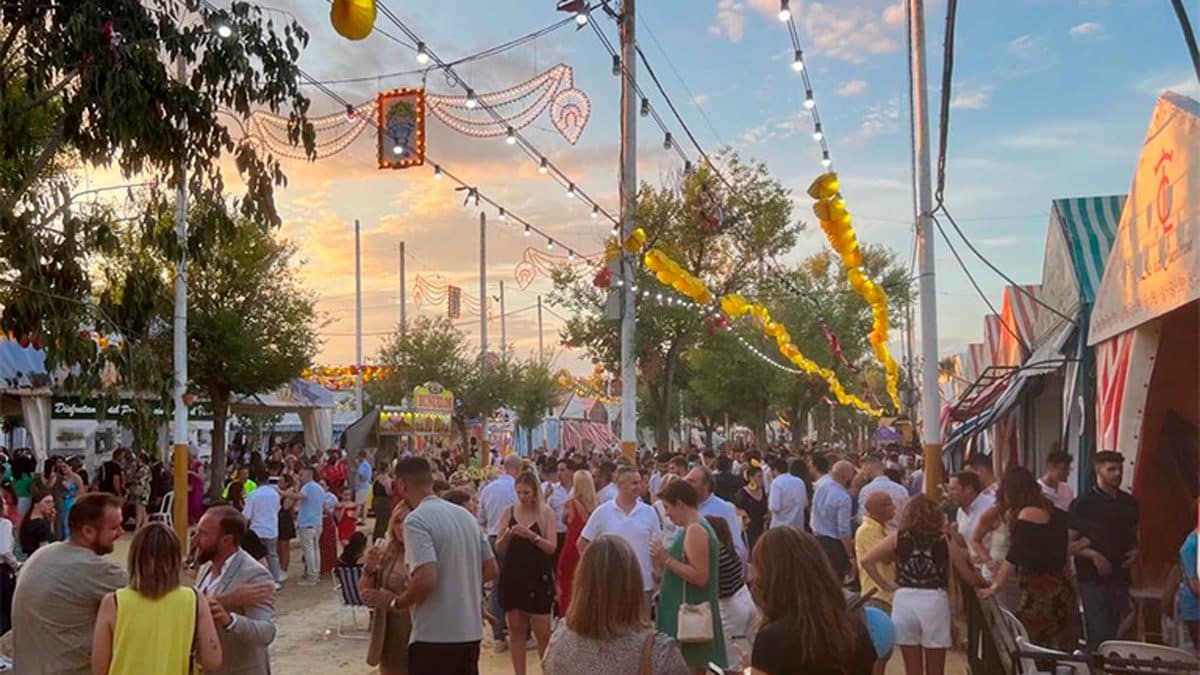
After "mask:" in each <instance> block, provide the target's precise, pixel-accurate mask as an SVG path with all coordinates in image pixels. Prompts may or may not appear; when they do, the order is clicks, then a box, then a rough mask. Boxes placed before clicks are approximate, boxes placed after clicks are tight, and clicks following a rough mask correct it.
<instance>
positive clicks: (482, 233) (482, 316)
mask: <svg viewBox="0 0 1200 675" xmlns="http://www.w3.org/2000/svg"><path fill="white" fill-rule="evenodd" d="M487 300H488V294H487V214H486V213H484V212H483V211H480V212H479V375H480V379H482V377H483V374H484V371H485V370H486V369H487V352H488V335H487V305H488V303H487ZM489 412H491V411H488V410H480V411H479V422H480V424H481V425H482V427H483V432H482V433H481V434H480V436H481V438H480V439H479V454H480V464H479V465H480V466H488V465H489V464H491V459H492V458H491V453H490V452H489V450H488V434H487V428H488V413H489Z"/></svg>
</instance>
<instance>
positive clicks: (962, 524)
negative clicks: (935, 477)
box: [948, 471, 996, 541]
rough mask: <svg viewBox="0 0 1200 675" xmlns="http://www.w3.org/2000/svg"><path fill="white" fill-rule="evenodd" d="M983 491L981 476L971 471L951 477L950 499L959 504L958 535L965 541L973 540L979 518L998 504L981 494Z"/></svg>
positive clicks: (957, 517)
mask: <svg viewBox="0 0 1200 675" xmlns="http://www.w3.org/2000/svg"><path fill="white" fill-rule="evenodd" d="M982 489H983V486H982V485H981V484H980V483H979V476H976V475H975V474H973V473H971V472H970V471H962V472H959V473H956V474H954V475H953V476H951V477H950V486H949V490H948V491H949V493H950V499H952V500H954V502H955V503H956V504H958V513H957V515H956V516H955V518H954V522H955V524H956V525H957V527H958V534H959V535H961V536H962V538H963V539H964V540H965V541H970V540H971V535H972V534H974V533H975V527H976V526H977V525H978V524H979V518H980V516H982V515H983V512H984V511H987V510H988V509H990V508H991V507H992V504H995V503H996V500H995V499H994V498H992V497H989V496H987V495H985V494H981V491H982Z"/></svg>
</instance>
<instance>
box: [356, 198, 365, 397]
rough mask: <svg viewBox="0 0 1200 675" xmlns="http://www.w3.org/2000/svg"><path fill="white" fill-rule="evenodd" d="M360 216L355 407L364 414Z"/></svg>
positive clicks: (357, 262)
mask: <svg viewBox="0 0 1200 675" xmlns="http://www.w3.org/2000/svg"><path fill="white" fill-rule="evenodd" d="M360 229H361V228H360V227H359V224H358V218H355V219H354V366H355V368H354V370H355V371H356V374H355V376H354V409H355V410H356V411H358V414H359V416H361V415H362V414H363V376H362V366H363V357H362V245H361V243H362V242H361V237H360V236H359V235H360Z"/></svg>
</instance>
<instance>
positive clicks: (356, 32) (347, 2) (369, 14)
mask: <svg viewBox="0 0 1200 675" xmlns="http://www.w3.org/2000/svg"><path fill="white" fill-rule="evenodd" d="M329 21H330V22H331V23H332V24H333V29H334V30H336V31H337V32H338V35H341V36H342V37H344V38H346V39H347V40H361V39H363V38H365V37H367V36H368V35H370V34H371V31H372V30H373V29H374V28H375V0H333V4H332V5H331V6H330V8H329Z"/></svg>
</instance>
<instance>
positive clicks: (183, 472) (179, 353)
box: [171, 55, 220, 541]
mask: <svg viewBox="0 0 1200 675" xmlns="http://www.w3.org/2000/svg"><path fill="white" fill-rule="evenodd" d="M186 71H187V63H186V62H185V61H184V59H183V56H182V55H180V56H179V57H177V58H176V60H175V76H176V77H177V78H178V80H179V81H180V82H184V81H185V80H186V79H187V72H186ZM179 128H180V129H181V130H185V131H186V130H187V118H183V119H181V120H180V122H179ZM187 213H188V185H187V159H186V158H185V157H184V156H183V155H182V154H181V155H180V159H179V185H178V186H177V187H176V188H175V237H176V240H177V242H178V243H179V259H178V260H177V261H176V262H175V265H176V266H175V312H174V318H175V322H174V328H175V331H174V336H173V341H172V357H173V358H172V361H173V363H174V370H175V373H174V375H175V383H174V384H175V386H174V391H173V392H172V398H173V399H174V402H175V416H174V418H173V420H172V435H171V436H172V442H173V444H174V447H173V455H174V456H173V458H172V467H171V468H172V479H173V480H172V485H173V489H174V495H173V502H172V506H171V521H172V525H173V526H174V529H175V536H176V537H178V538H179V541H187V527H188V513H187V505H188V500H187V493H188V475H187V471H188V407H187V403H186V402H185V401H184V396H185V395H186V394H187V383H188V362H187V356H188V355H187V239H188V234H187V233H188V226H187ZM219 478H220V477H218V479H219Z"/></svg>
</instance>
